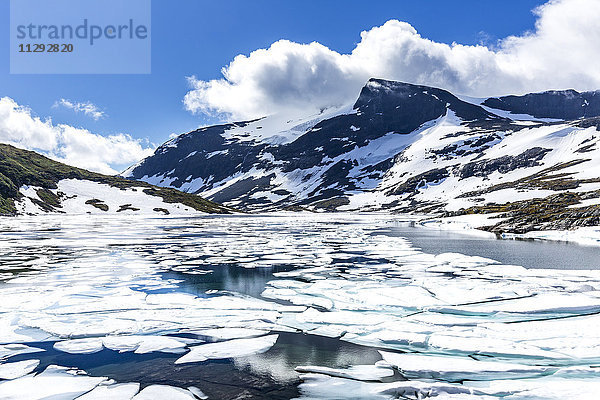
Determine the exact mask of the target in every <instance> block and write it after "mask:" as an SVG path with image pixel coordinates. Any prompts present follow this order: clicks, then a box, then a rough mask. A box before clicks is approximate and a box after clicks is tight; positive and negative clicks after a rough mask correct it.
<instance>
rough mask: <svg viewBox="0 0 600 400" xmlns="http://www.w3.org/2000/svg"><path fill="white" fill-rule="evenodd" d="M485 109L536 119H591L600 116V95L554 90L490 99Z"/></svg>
mask: <svg viewBox="0 0 600 400" xmlns="http://www.w3.org/2000/svg"><path fill="white" fill-rule="evenodd" d="M483 105H485V106H487V107H491V108H496V109H499V110H504V111H510V112H512V113H514V114H529V115H532V116H534V117H536V118H556V119H565V120H573V119H579V118H591V117H598V116H600V91H595V92H582V93H580V92H577V91H575V90H560V91H556V90H553V91H548V92H543V93H530V94H526V95H524V96H504V97H498V98H489V99H487V100H486V101H485V102H483Z"/></svg>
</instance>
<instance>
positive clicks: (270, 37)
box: [0, 0, 600, 173]
mask: <svg viewBox="0 0 600 400" xmlns="http://www.w3.org/2000/svg"><path fill="white" fill-rule="evenodd" d="M599 2H600V0H553V1H551V2H550V3H546V2H544V1H535V0H503V1H491V0H488V1H481V0H461V1H460V2H449V1H447V0H446V1H441V0H426V1H424V0H419V1H417V0H415V1H408V0H403V1H399V0H389V1H388V0H381V1H370V2H367V1H364V0H362V1H355V0H347V1H340V0H338V1H333V0H331V1H322V0H321V1H316V0H302V1H300V0H298V1H292V0H290V1H280V0H253V1H247V0H236V1H223V0H221V1H212V0H210V1H209V0H177V1H172V0H171V1H167V0H153V1H152V28H151V35H152V66H151V67H152V72H151V74H147V75H11V74H10V73H9V38H8V36H5V37H3V38H2V39H1V40H0V97H1V98H3V99H2V100H0V141H4V142H9V143H13V144H17V145H20V146H21V147H28V148H31V149H35V150H38V151H41V152H44V153H46V154H48V155H50V156H51V157H53V158H55V159H59V160H62V161H65V162H68V163H70V164H74V165H78V166H82V167H86V168H90V169H93V170H97V171H100V172H106V173H114V172H116V171H120V170H122V169H124V168H125V167H127V166H128V165H129V164H131V163H134V162H135V161H137V160H138V159H139V158H141V157H143V156H146V155H148V154H150V153H151V151H152V149H153V148H154V147H155V146H156V145H159V144H161V143H162V142H164V141H166V140H168V139H169V137H170V135H172V134H179V133H183V132H187V131H190V130H193V129H195V128H197V127H199V126H203V125H207V124H213V123H217V122H220V121H223V120H235V119H246V118H253V117H259V116H262V115H263V114H268V113H271V112H288V111H290V110H294V111H298V110H301V111H302V110H304V109H308V108H311V107H320V108H322V107H327V106H333V105H338V103H340V102H342V101H348V99H352V97H353V96H356V95H357V93H358V91H359V90H360V87H361V85H362V84H364V82H366V80H367V79H368V78H369V77H371V76H376V77H380V78H388V79H398V80H406V81H410V82H413V83H423V84H431V85H435V86H440V87H444V88H447V89H449V90H452V91H454V92H457V93H461V94H467V95H472V96H491V95H499V94H507V93H524V92H527V91H537V90H545V89H561V88H569V87H573V88H576V89H580V90H585V89H592V88H594V89H595V88H600V76H598V75H591V73H590V74H587V75H586V73H582V72H581V71H582V70H585V67H586V66H582V65H581V63H582V60H584V61H585V60H587V58H586V57H589V55H590V54H591V53H593V50H594V46H598V45H597V43H600V40H598V39H599V35H600V29H598V28H593V31H592V32H590V34H589V40H588V38H587V37H584V38H583V39H581V35H582V30H583V29H586V28H587V27H588V25H586V24H588V22H589V26H594V27H595V26H596V25H597V24H596V22H595V21H597V20H598V17H600V15H598V14H600V8H599V7H598V6H599V4H598V3H599ZM544 4H546V5H545V6H543V7H544V8H543V9H542V10H540V9H537V11H536V12H533V10H535V9H536V7H538V6H540V5H544ZM588 8H589V9H588ZM588 19H589V21H588ZM582 20H583V21H582ZM591 24H593V25H591ZM562 25H567V26H568V27H569V29H571V30H572V31H565V29H566V28H565V27H564V26H562ZM575 25H577V26H579V25H581V27H580V28H577V29H580V30H579V31H577V30H575V29H576V28H574V27H573V26H575ZM8 26H9V2H8V1H7V0H4V1H1V2H0V32H7V31H8V29H9V28H8ZM573 30H575V31H573ZM361 32H365V33H363V34H362V36H361ZM586 35H587V34H586ZM282 40H283V41H282ZM575 41H577V43H579V42H581V41H583V42H585V43H584V45H579V44H578V45H577V46H575V47H573V46H571V45H572V44H573V43H572V42H575ZM313 42H315V43H313ZM588 42H589V43H588ZM311 43H312V44H311ZM553 46H558V47H557V48H558V49H559V50H564V49H567V48H569V49H571V48H573V50H572V53H573V54H564V55H562V54H553V53H556V51H553V50H552V48H553ZM259 49H262V50H259ZM576 51H577V53H575V52H576ZM559 53H560V52H559ZM596 53H598V54H600V52H596ZM551 56H556V57H558V58H557V59H556V60H554V59H552V58H551ZM548 57H550V58H548ZM565 57H566V58H567V61H565ZM594 57H600V56H598V55H595V56H594ZM569 59H570V61H569ZM234 60H235V61H234ZM589 61H590V63H589V64H588V66H587V69H594V68H596V67H595V66H594V61H595V60H594V59H593V58H592V59H590V60H589ZM596 61H600V60H596ZM562 62H564V63H566V64H565V67H564V68H562V67H561V65H560V64H561V63H562ZM538 64H539V65H538ZM575 64H576V65H575ZM548 65H550V67H549V66H548ZM595 65H598V64H597V63H596V64H595ZM551 67H552V68H555V71H556V72H557V74H556V75H557V76H556V79H554V80H551V79H550V78H549V77H548V76H549V75H552V74H548V70H547V68H551ZM544 68H546V69H544ZM596 69H597V68H596ZM553 71H554V70H551V72H553ZM224 73H225V77H224V75H223V74H224ZM596 85H597V86H596ZM38 131H39V134H38V133H36V132H38ZM96 148H99V149H101V150H100V151H101V152H102V153H103V154H101V155H98V154H96V153H99V152H98V151H96V150H95V149H96ZM111 152H113V153H114V154H112V155H108V154H107V153H111Z"/></svg>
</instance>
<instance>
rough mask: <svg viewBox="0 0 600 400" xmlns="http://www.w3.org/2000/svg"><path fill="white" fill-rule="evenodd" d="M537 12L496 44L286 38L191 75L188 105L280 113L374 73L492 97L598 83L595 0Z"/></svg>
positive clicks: (416, 38)
mask: <svg viewBox="0 0 600 400" xmlns="http://www.w3.org/2000/svg"><path fill="white" fill-rule="evenodd" d="M534 12H535V13H536V15H537V22H536V25H535V30H534V31H533V32H528V33H525V34H523V35H522V36H513V37H508V38H506V39H504V40H502V41H500V42H499V43H498V44H497V46H495V47H493V48H492V47H489V46H484V45H477V46H467V45H461V44H456V43H454V44H452V45H447V44H444V43H437V42H434V41H431V40H428V39H426V38H423V37H421V35H419V34H418V32H417V31H416V30H415V29H414V28H413V27H412V26H411V25H410V24H408V23H406V22H400V21H396V20H391V21H388V22H386V23H385V24H384V25H382V26H379V27H374V28H372V29H371V30H369V31H365V32H362V33H361V40H360V42H359V43H358V44H357V45H356V47H355V49H354V50H353V51H352V53H350V54H340V53H337V52H335V51H333V50H330V49H328V48H327V47H325V46H323V45H321V44H319V43H310V44H298V43H294V42H290V41H287V40H281V41H278V42H275V43H273V44H272V45H271V46H270V47H269V48H268V49H259V50H256V51H254V52H252V53H250V55H248V56H245V55H238V56H237V57H235V58H234V60H233V61H232V62H231V63H230V64H229V65H228V66H227V67H225V68H223V70H222V73H223V78H222V79H217V80H210V81H202V80H199V79H197V78H195V77H190V78H188V80H189V82H190V84H191V86H192V90H190V91H189V92H188V93H187V94H186V96H185V98H184V104H185V107H186V108H187V109H188V110H190V111H192V112H202V113H208V114H225V115H226V116H227V117H229V118H233V119H242V118H252V117H258V116H263V115H267V114H272V113H275V112H279V111H284V110H285V109H288V108H289V109H307V110H310V111H312V110H313V109H319V108H324V107H328V106H333V105H339V104H341V103H344V102H348V101H351V100H352V99H353V98H355V97H356V96H357V95H358V93H359V91H360V88H361V87H362V86H363V85H364V83H365V82H366V81H367V80H368V79H369V78H371V77H377V78H384V79H392V80H399V81H405V82H411V83H418V84H425V85H432V86H438V87H442V88H446V89H448V90H451V91H453V92H455V93H458V94H465V95H471V96H482V97H483V96H493V95H500V94H508V93H526V92H532V91H540V90H547V89H565V88H574V89H578V90H595V89H598V88H600V69H598V68H597V67H596V66H597V65H600V64H599V63H600V24H598V23H597V21H598V19H599V18H600V0H553V1H550V2H548V3H546V4H544V5H542V6H540V7H539V8H537V9H536V10H534Z"/></svg>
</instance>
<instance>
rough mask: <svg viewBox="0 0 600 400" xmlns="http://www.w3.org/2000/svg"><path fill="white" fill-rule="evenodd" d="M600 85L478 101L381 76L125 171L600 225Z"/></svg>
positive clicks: (186, 143) (215, 187)
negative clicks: (319, 105) (308, 111)
mask: <svg viewBox="0 0 600 400" xmlns="http://www.w3.org/2000/svg"><path fill="white" fill-rule="evenodd" d="M599 129H600V91H597V92H583V93H579V92H577V91H574V90H565V91H548V92H543V93H534V94H527V95H523V96H504V97H494V98H487V99H486V98H482V99H475V98H467V97H464V96H456V95H453V94H452V93H450V92H448V91H446V90H443V89H438V88H432V87H426V86H418V85H413V84H408V83H402V82H393V81H386V80H381V79H371V80H369V82H368V83H367V84H366V85H365V86H364V87H363V88H362V90H361V92H360V95H359V97H358V99H356V100H355V99H349V104H346V105H342V106H340V107H335V108H330V109H325V110H322V111H321V112H320V113H318V114H316V115H308V116H306V115H305V116H298V115H272V116H267V117H264V118H260V119H256V120H252V121H243V122H237V123H228V124H223V125H216V126H210V127H204V128H200V129H197V130H195V131H192V132H189V133H185V134H182V135H179V136H178V137H176V138H174V139H172V140H169V141H168V142H166V143H165V144H163V145H162V146H160V147H158V148H157V149H156V151H155V152H154V154H153V155H152V156H150V157H148V158H146V159H144V160H142V161H141V162H140V163H138V164H136V165H134V166H132V167H130V168H129V169H128V170H126V171H125V172H124V173H123V176H124V177H126V178H129V179H135V180H141V181H145V182H147V183H150V184H153V185H157V186H162V187H169V188H175V189H179V190H181V191H184V192H187V193H193V194H197V195H200V196H202V197H205V198H207V199H210V200H211V201H214V202H217V203H222V204H225V205H227V206H230V207H235V208H237V209H240V210H243V211H249V212H254V211H273V210H310V211H386V212H402V213H406V212H410V213H416V214H427V215H429V216H431V215H433V216H434V217H443V220H444V221H451V220H452V219H453V218H456V219H460V218H462V219H463V220H465V219H469V218H471V219H472V221H475V222H473V224H474V225H475V226H477V227H479V228H483V229H486V230H489V231H492V232H495V233H501V232H503V233H504V232H513V233H525V232H529V231H533V230H535V231H542V230H559V229H563V230H564V229H572V228H576V227H581V226H597V225H600V147H599V146H598V141H599V140H600V133H599V132H598V130H599Z"/></svg>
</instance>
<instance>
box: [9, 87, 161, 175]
mask: <svg viewBox="0 0 600 400" xmlns="http://www.w3.org/2000/svg"><path fill="white" fill-rule="evenodd" d="M0 142H2V143H8V144H12V145H13V146H16V147H20V148H24V149H28V150H35V151H38V152H40V153H42V154H44V155H46V156H48V157H50V158H52V159H54V160H57V161H61V162H64V163H66V164H69V165H74V166H77V167H81V168H85V169H89V170H92V171H96V172H100V173H104V174H116V173H117V172H118V170H117V169H115V168H119V169H120V168H124V167H126V166H128V165H130V164H132V163H134V162H136V161H138V160H140V159H142V158H144V157H146V156H149V155H150V154H152V152H153V149H152V148H151V147H150V146H148V145H144V143H143V142H142V141H141V140H137V139H133V138H131V137H130V136H129V135H125V134H118V135H111V136H102V135H98V134H95V133H92V132H90V131H88V130H86V129H82V128H75V127H72V126H70V125H64V124H57V125H55V124H53V123H52V121H51V120H50V119H47V120H41V119H40V118H39V117H37V116H34V115H32V111H31V110H30V109H29V108H27V107H23V106H20V105H19V104H17V103H16V102H15V101H14V100H13V99H11V98H10V97H3V98H0Z"/></svg>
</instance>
